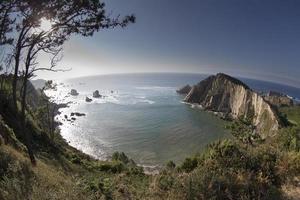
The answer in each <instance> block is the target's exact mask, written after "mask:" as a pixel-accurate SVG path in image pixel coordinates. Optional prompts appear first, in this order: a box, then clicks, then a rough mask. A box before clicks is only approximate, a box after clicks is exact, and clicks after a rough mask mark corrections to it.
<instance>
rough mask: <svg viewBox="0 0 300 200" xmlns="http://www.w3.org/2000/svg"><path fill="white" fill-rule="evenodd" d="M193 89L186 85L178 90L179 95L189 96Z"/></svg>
mask: <svg viewBox="0 0 300 200" xmlns="http://www.w3.org/2000/svg"><path fill="white" fill-rule="evenodd" d="M191 89H192V87H191V86H190V85H186V86H184V87H182V88H180V89H179V90H176V92H177V93H178V94H188V93H189V92H190V91H191Z"/></svg>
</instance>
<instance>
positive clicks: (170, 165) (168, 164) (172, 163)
mask: <svg viewBox="0 0 300 200" xmlns="http://www.w3.org/2000/svg"><path fill="white" fill-rule="evenodd" d="M166 167H167V169H168V170H173V169H175V167H176V164H175V163H174V162H173V161H172V160H170V161H169V162H167V165H166Z"/></svg>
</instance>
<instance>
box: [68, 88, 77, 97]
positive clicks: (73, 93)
mask: <svg viewBox="0 0 300 200" xmlns="http://www.w3.org/2000/svg"><path fill="white" fill-rule="evenodd" d="M70 94H71V95H72V96H77V95H79V93H78V92H77V90H75V89H71V92H70Z"/></svg>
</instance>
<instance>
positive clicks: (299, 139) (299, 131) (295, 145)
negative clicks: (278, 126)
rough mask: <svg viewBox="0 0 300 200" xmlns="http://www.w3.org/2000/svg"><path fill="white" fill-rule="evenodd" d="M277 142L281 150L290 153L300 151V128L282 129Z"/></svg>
mask: <svg viewBox="0 0 300 200" xmlns="http://www.w3.org/2000/svg"><path fill="white" fill-rule="evenodd" d="M277 142H278V143H279V144H280V146H281V148H283V149H284V150H288V151H296V152H299V151H300V128H299V127H289V128H285V129H282V130H281V132H280V133H279V135H278V140H277Z"/></svg>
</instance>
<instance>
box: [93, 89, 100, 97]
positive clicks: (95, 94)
mask: <svg viewBox="0 0 300 200" xmlns="http://www.w3.org/2000/svg"><path fill="white" fill-rule="evenodd" d="M93 97H94V98H101V97H102V95H101V94H99V91H98V90H96V91H95V92H93Z"/></svg>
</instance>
